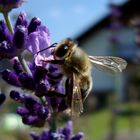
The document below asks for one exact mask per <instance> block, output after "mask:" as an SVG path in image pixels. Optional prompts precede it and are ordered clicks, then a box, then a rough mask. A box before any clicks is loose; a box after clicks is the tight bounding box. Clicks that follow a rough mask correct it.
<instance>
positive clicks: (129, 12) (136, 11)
mask: <svg viewBox="0 0 140 140" xmlns="http://www.w3.org/2000/svg"><path fill="white" fill-rule="evenodd" d="M120 10H121V13H122V16H121V21H122V22H123V23H128V22H129V20H130V19H131V17H134V16H138V15H140V1H138V0H129V1H128V2H126V3H125V4H123V5H121V6H120ZM110 16H111V14H108V15H107V16H105V17H104V18H102V20H100V21H99V22H97V23H96V24H94V25H92V26H90V27H89V28H88V29H87V30H86V31H84V32H83V33H82V34H80V35H79V36H77V37H76V40H77V41H78V42H80V43H81V42H82V40H84V39H85V38H88V36H90V35H91V34H92V35H93V33H95V32H96V31H98V30H100V29H101V28H102V27H105V26H106V27H107V25H109V24H110V22H111V21H110V20H111V19H110Z"/></svg>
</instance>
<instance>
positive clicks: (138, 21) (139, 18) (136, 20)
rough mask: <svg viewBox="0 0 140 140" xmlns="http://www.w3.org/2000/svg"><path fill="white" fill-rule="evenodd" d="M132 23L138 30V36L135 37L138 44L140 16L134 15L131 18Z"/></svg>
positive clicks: (139, 42)
mask: <svg viewBox="0 0 140 140" xmlns="http://www.w3.org/2000/svg"><path fill="white" fill-rule="evenodd" d="M131 24H132V26H133V27H134V30H135V32H136V37H135V41H136V43H137V44H138V45H140V17H138V16H137V17H134V18H133V19H132V20H131Z"/></svg>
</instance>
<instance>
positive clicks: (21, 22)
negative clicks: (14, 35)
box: [15, 12, 28, 28]
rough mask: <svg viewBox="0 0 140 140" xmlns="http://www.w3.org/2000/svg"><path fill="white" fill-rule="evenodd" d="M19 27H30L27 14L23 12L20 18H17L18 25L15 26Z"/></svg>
mask: <svg viewBox="0 0 140 140" xmlns="http://www.w3.org/2000/svg"><path fill="white" fill-rule="evenodd" d="M19 25H22V26H24V27H27V25H28V21H27V19H26V13H25V12H22V13H20V14H19V16H18V18H17V21H16V24H15V28H16V27H17V26H19Z"/></svg>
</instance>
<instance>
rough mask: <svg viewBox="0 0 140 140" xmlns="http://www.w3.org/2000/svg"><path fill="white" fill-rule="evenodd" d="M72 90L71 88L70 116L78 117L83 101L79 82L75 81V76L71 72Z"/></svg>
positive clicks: (81, 110)
mask: <svg viewBox="0 0 140 140" xmlns="http://www.w3.org/2000/svg"><path fill="white" fill-rule="evenodd" d="M72 81H73V90H72V102H71V114H72V116H76V117H78V116H79V115H80V113H81V112H83V101H82V95H81V90H80V87H79V83H78V82H77V77H76V75H75V74H74V73H73V77H72Z"/></svg>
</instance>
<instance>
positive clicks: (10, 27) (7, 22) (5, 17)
mask: <svg viewBox="0 0 140 140" xmlns="http://www.w3.org/2000/svg"><path fill="white" fill-rule="evenodd" d="M3 16H4V19H5V22H6V24H7V27H8V29H9V31H10V32H11V33H12V34H13V33H14V30H13V27H12V24H11V21H10V17H9V15H8V13H7V12H4V13H3Z"/></svg>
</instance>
